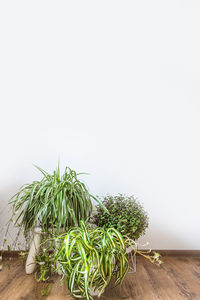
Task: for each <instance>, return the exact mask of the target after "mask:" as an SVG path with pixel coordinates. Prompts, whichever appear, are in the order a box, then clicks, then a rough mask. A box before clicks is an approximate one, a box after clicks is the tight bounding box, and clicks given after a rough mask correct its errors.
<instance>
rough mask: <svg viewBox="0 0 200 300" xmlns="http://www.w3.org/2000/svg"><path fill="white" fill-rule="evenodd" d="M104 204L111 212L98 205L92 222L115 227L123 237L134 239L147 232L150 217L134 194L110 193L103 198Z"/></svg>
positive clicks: (106, 226)
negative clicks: (113, 194) (114, 194)
mask: <svg viewBox="0 0 200 300" xmlns="http://www.w3.org/2000/svg"><path fill="white" fill-rule="evenodd" d="M102 204H103V205H104V206H105V207H106V208H107V210H108V212H109V213H108V212H106V211H105V210H104V209H102V207H101V206H99V205H97V207H96V212H94V214H93V216H92V218H91V221H92V223H94V224H95V225H97V226H100V227H105V228H109V227H114V228H116V229H117V230H118V231H119V232H120V233H121V234H122V236H123V237H128V238H131V239H133V240H137V239H138V238H139V237H140V236H142V235H143V234H144V233H145V230H146V229H147V227H148V224H149V219H148V216H147V213H146V212H145V211H144V209H143V206H142V205H141V204H140V203H139V201H137V200H136V198H135V197H134V196H125V195H122V194H119V195H116V196H109V195H108V196H106V197H104V198H103V199H102Z"/></svg>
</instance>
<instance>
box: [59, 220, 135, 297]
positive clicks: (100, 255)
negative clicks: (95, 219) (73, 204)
mask: <svg viewBox="0 0 200 300" xmlns="http://www.w3.org/2000/svg"><path fill="white" fill-rule="evenodd" d="M58 240H60V242H61V246H60V249H59V250H58V253H57V255H56V257H55V261H58V262H59V265H60V268H61V270H62V273H63V277H64V278H66V279H67V282H68V288H69V290H70V291H71V293H72V295H73V297H75V298H86V299H87V300H89V299H93V297H92V295H91V292H92V291H94V290H98V297H100V296H101V294H102V293H103V291H104V289H105V288H106V286H107V285H108V284H109V282H110V280H111V278H112V277H113V276H114V278H115V285H118V284H120V283H121V282H122V280H123V279H124V277H125V276H126V274H127V273H128V270H129V264H128V258H127V254H126V246H125V241H124V239H123V238H122V236H121V234H120V233H119V232H118V231H117V230H116V229H114V228H108V229H104V228H100V227H97V228H95V229H94V228H92V227H89V226H88V225H86V224H85V222H83V221H81V222H80V227H74V228H71V229H70V231H69V232H68V233H67V234H64V235H62V236H59V237H58Z"/></svg>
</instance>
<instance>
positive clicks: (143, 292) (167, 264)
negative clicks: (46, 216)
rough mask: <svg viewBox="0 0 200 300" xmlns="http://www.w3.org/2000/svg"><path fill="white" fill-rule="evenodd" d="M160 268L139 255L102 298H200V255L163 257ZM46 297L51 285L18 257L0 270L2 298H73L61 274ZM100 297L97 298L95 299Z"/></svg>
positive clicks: (107, 299) (145, 299)
mask: <svg viewBox="0 0 200 300" xmlns="http://www.w3.org/2000/svg"><path fill="white" fill-rule="evenodd" d="M163 260H164V263H163V264H162V266H161V267H157V266H155V265H152V264H151V263H149V262H148V261H146V260H144V259H143V258H141V257H139V258H137V272H136V273H135V274H128V275H127V277H126V279H125V280H124V283H123V284H122V286H121V288H119V287H117V288H115V289H114V288H112V287H110V288H107V290H106V292H105V293H104V294H103V295H102V297H101V299H102V300H114V299H127V300H133V299H134V300H153V299H161V300H162V299H163V300H179V299H191V300H193V299H200V257H171V256H169V257H164V258H163ZM53 282H54V284H53V285H52V287H51V290H50V293H49V295H48V296H47V297H44V296H42V295H41V291H42V290H43V289H44V287H45V286H47V285H48V284H49V283H48V284H43V283H37V282H36V281H35V279H34V276H32V275H26V274H25V272H24V268H23V267H22V265H21V262H20V261H19V260H14V261H11V266H10V269H9V268H8V267H7V262H4V265H3V270H2V271H1V272H0V300H18V299H21V300H40V299H48V300H54V299H55V300H64V299H66V300H71V299H73V298H72V297H71V296H70V295H69V293H68V291H67V290H66V288H65V287H64V286H60V277H59V276H55V277H54V278H53ZM95 299H98V298H95Z"/></svg>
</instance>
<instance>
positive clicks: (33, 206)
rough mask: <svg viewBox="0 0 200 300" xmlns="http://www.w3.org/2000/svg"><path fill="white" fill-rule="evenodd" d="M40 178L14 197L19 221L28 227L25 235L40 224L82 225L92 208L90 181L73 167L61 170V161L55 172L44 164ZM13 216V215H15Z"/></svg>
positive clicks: (12, 201) (17, 221)
mask: <svg viewBox="0 0 200 300" xmlns="http://www.w3.org/2000/svg"><path fill="white" fill-rule="evenodd" d="M37 169H38V170H39V171H40V172H41V173H42V175H43V178H42V180H40V181H34V182H33V183H31V184H26V185H25V186H23V187H22V188H21V189H20V190H19V192H18V193H17V194H16V195H15V196H14V197H13V198H14V199H12V200H11V202H10V203H11V205H12V209H13V215H14V216H16V220H15V224H17V225H18V226H19V228H20V231H21V228H24V235H25V236H26V235H27V233H29V232H30V230H31V229H33V228H34V227H35V226H36V225H38V226H41V228H42V231H48V230H49V228H52V227H54V228H55V229H56V230H57V231H60V229H61V228H62V229H65V230H66V229H67V228H69V227H70V226H74V225H79V221H80V220H81V219H83V220H86V219H87V218H88V217H89V216H90V214H91V211H92V203H91V199H92V198H93V199H94V200H96V201H97V202H98V199H96V198H95V197H94V196H92V195H91V194H90V193H89V191H88V189H87V187H86V185H85V184H84V183H83V182H81V181H80V180H79V179H78V176H79V175H80V174H84V173H76V172H75V171H74V170H72V169H70V168H69V167H66V168H65V171H64V174H63V175H61V174H60V168H59V165H58V167H57V169H56V170H55V171H54V172H53V174H49V173H47V172H46V171H44V170H42V169H41V168H39V167H37ZM12 220H13V217H12Z"/></svg>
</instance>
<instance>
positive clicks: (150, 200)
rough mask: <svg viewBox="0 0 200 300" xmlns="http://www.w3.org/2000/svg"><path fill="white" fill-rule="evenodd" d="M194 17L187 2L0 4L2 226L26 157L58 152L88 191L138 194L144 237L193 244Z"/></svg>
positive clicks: (197, 79) (199, 31)
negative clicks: (145, 222)
mask: <svg viewBox="0 0 200 300" xmlns="http://www.w3.org/2000/svg"><path fill="white" fill-rule="evenodd" d="M199 15H200V3H199V1H194V0H188V1H186V0H180V1H178V0H170V1H159V0H157V1H155V0H152V1H116V0H115V1H109V0H106V1H103V0H101V1H49V0H48V1H41V0H40V1H36V0H35V1H7V0H5V1H1V2H0V101H1V106H0V113H1V115H0V128H1V134H0V141H1V144H0V209H3V208H5V209H4V211H3V213H2V214H1V215H0V226H1V227H2V226H3V225H4V224H5V223H6V221H7V220H8V217H9V215H8V213H7V211H8V207H7V205H6V204H7V202H8V200H9V199H10V197H11V196H12V195H13V194H14V193H15V192H16V191H17V190H18V188H19V187H20V186H21V185H22V184H24V183H28V182H31V181H32V180H37V179H39V178H41V177H40V175H39V174H38V172H37V171H36V170H35V169H34V168H33V166H32V164H37V165H39V166H41V167H42V168H44V169H46V170H47V171H50V172H51V171H52V170H53V169H54V168H55V166H56V165H57V161H58V158H59V157H60V160H61V164H62V166H65V165H69V166H70V167H72V168H74V169H75V170H77V171H86V172H89V173H90V174H91V175H90V176H87V178H85V181H86V182H87V184H88V186H89V188H90V191H91V193H93V194H95V195H96V194H98V195H105V194H106V193H110V194H116V193H119V192H120V193H125V194H128V195H130V194H135V195H136V196H137V197H138V198H139V199H140V201H141V202H142V203H143V204H144V207H145V209H146V210H147V211H148V213H149V217H150V227H149V230H148V232H147V234H146V236H145V237H144V238H143V239H142V240H141V243H144V242H146V241H149V242H150V245H151V247H152V248H156V249H199V248H200V238H199V232H200V222H199V211H200V204H199V203H200V200H199V199H200V189H199V177H200V176H199V175H200V140H199V129H200V114H199V113H200V103H199V101H200V55H199V53H200V42H199V38H200V18H199ZM11 232H12V234H13V235H14V234H15V231H14V230H13V231H11ZM0 238H1V239H2V236H1V237H0Z"/></svg>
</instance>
